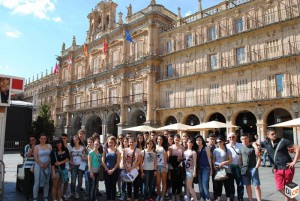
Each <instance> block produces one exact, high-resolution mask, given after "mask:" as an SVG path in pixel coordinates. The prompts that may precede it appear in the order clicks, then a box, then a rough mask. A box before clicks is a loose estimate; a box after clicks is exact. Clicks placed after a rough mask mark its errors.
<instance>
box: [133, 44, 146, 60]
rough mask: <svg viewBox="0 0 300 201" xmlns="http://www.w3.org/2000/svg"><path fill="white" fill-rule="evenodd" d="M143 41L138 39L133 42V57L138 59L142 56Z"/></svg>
mask: <svg viewBox="0 0 300 201" xmlns="http://www.w3.org/2000/svg"><path fill="white" fill-rule="evenodd" d="M143 54H144V51H143V41H138V42H137V43H135V59H139V58H141V57H142V56H143Z"/></svg>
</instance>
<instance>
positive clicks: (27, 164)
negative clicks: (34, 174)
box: [24, 144, 35, 168]
mask: <svg viewBox="0 0 300 201" xmlns="http://www.w3.org/2000/svg"><path fill="white" fill-rule="evenodd" d="M29 149H30V145H29V144H27V145H26V146H25V148H24V157H25V158H26V161H25V163H24V168H31V167H32V165H33V164H34V162H35V160H34V157H33V151H32V154H31V156H30V157H27V153H28V152H29Z"/></svg>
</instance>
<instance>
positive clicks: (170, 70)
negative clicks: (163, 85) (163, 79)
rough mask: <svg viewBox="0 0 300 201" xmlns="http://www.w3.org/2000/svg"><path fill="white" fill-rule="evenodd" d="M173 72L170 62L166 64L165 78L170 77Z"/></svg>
mask: <svg viewBox="0 0 300 201" xmlns="http://www.w3.org/2000/svg"><path fill="white" fill-rule="evenodd" d="M173 74H174V72H173V66H172V64H168V65H167V78H170V77H172V76H173Z"/></svg>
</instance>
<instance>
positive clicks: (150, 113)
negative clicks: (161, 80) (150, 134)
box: [146, 69, 156, 124]
mask: <svg viewBox="0 0 300 201" xmlns="http://www.w3.org/2000/svg"><path fill="white" fill-rule="evenodd" d="M153 86H155V70H153V69H150V70H149V71H148V72H147V89H146V91H147V116H146V123H148V124H151V123H152V122H154V110H153V108H155V99H154V92H155V91H156V90H155V89H153Z"/></svg>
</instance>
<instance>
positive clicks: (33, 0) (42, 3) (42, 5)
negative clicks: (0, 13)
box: [0, 0, 61, 22]
mask: <svg viewBox="0 0 300 201" xmlns="http://www.w3.org/2000/svg"><path fill="white" fill-rule="evenodd" d="M55 1H56V0H0V5H2V6H4V7H6V8H8V9H10V10H11V13H12V14H18V15H33V16H34V17H36V18H39V19H42V20H53V21H54V22H61V19H60V18H59V17H51V16H50V13H52V12H54V11H55Z"/></svg>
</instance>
